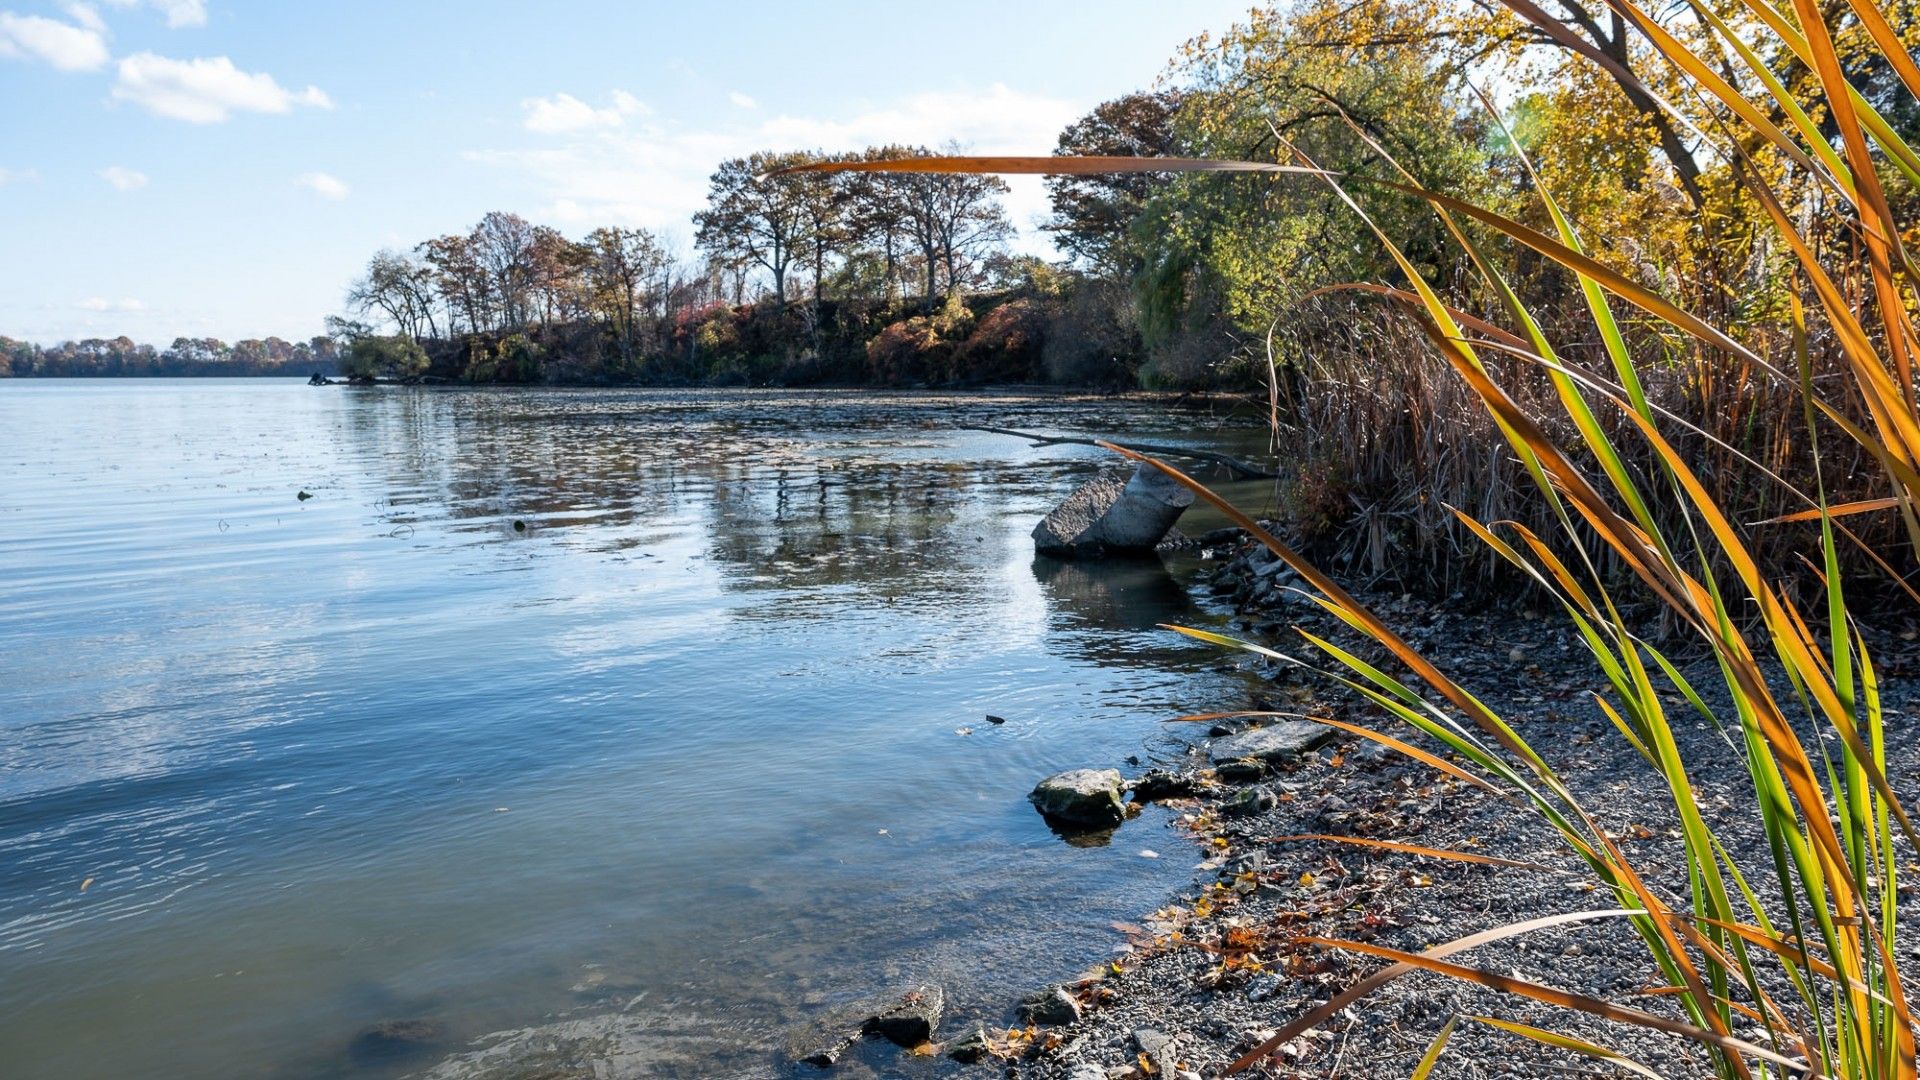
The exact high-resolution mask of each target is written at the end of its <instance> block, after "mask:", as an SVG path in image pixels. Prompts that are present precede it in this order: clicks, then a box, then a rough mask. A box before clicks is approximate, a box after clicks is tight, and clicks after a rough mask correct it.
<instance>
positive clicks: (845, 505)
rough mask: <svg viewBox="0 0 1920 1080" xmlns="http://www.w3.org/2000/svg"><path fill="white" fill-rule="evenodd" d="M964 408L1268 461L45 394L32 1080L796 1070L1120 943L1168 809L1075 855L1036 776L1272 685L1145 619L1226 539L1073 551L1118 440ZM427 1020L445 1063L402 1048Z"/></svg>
mask: <svg viewBox="0 0 1920 1080" xmlns="http://www.w3.org/2000/svg"><path fill="white" fill-rule="evenodd" d="M956 422H971V423H983V424H996V425H1004V426H1013V427H1028V428H1051V429H1057V430H1070V431H1082V432H1086V431H1094V432H1108V433H1112V432H1122V431H1125V432H1129V433H1132V434H1134V435H1135V436H1136V437H1139V438H1149V437H1150V438H1153V439H1155V440H1158V441H1168V440H1178V439H1188V440H1192V441H1194V442H1195V443H1196V444H1205V445H1230V446H1236V445H1237V446H1245V445H1246V444H1247V443H1248V441H1249V437H1248V436H1247V434H1246V433H1245V432H1243V431H1242V432H1231V431H1229V432H1221V431H1219V430H1217V426H1218V423H1219V422H1218V421H1215V420H1211V419H1208V418H1206V417H1202V416H1197V415H1194V414H1177V415H1176V414H1172V413H1169V412H1168V411H1166V410H1165V409H1164V408H1160V407H1151V406H1146V405H1141V404H1137V403H1126V402H1120V403H1114V402H1100V401H1068V400H1058V399H1051V400H1050V399H1026V398H1016V397H1005V396H999V397H973V398H945V399H937V398H928V397H917V398H916V397H896V396H885V395H873V394H857V393H798V392H795V393H758V392H687V393H673V392H627V391H607V392H596V391H554V392H547V391H513V392H489V391H477V390H409V389H399V388H393V389H379V390H353V389H344V388H328V389H310V388H308V387H306V386H304V385H300V384H298V383H294V382H281V381H278V380H273V381H237V380H236V381H210V380H180V381H171V380H157V381H137V380H127V381H114V382H81V381H74V382H66V381H61V382H26V381H16V382H12V383H0V470H3V472H0V475H3V476H4V479H3V480H0V1075H4V1076H6V1077H9V1078H13V1080H33V1078H41V1077H60V1078H72V1077H95V1076H99V1077H105V1076H140V1077H145V1078H169V1077H220V1076H235V1077H239V1076H250V1077H251V1076H262V1077H328V1076H363V1075H364V1076H387V1075H396V1074H399V1073H403V1072H408V1071H415V1070H422V1069H434V1068H437V1069H438V1071H439V1074H441V1075H473V1074H479V1073H486V1074H488V1075H493V1074H495V1073H490V1072H488V1070H489V1069H491V1068H494V1067H495V1066H497V1065H498V1064H499V1063H500V1062H508V1063H511V1064H513V1065H514V1066H516V1067H519V1066H530V1065H537V1064H539V1063H540V1062H541V1061H547V1063H549V1064H556V1065H578V1064H580V1063H582V1062H586V1061H589V1060H591V1059H598V1060H599V1061H601V1063H602V1067H603V1068H605V1067H607V1066H611V1067H612V1069H613V1071H615V1072H625V1073H628V1074H632V1075H666V1076H727V1075H742V1076H758V1075H777V1074H778V1073H779V1069H780V1066H779V1065H778V1062H777V1050H778V1048H779V1045H780V1042H781V1032H782V1031H783V1029H784V1028H786V1026H788V1025H790V1024H793V1023H796V1022H799V1021H802V1020H804V1019H806V1018H807V1017H808V1016H810V1015H814V1014H815V1013H817V1012H818V1011H819V1010H821V1009H822V1008H825V1007H828V1006H830V1005H832V1004H834V1003H836V1002H839V1001H843V1000H846V999H848V998H851V997H856V996H858V995H862V994H866V993H871V992H874V991H876V990H882V989H886V988H888V987H902V986H907V985H911V984H912V983H913V982H915V981H918V980H929V981H935V982H939V983H941V984H943V985H945V986H946V987H947V989H948V992H949V995H950V1001H951V1004H950V1008H949V1017H950V1019H949V1021H948V1029H949V1030H951V1029H952V1028H953V1027H955V1026H957V1024H958V1023H959V1022H960V1021H961V1020H964V1019H965V1018H969V1017H973V1018H981V1019H986V1020H989V1021H993V1020H997V1019H999V1018H1000V1016H1001V1010H1002V1008H1003V1007H1004V1005H1005V1003H1006V1002H1007V1001H1008V1000H1009V995H1012V994H1016V993H1018V992H1019V991H1021V990H1024V989H1026V988H1027V987H1028V986H1030V985H1031V984H1033V983H1035V982H1037V981H1040V980H1044V979H1048V978H1059V977H1063V976H1066V975H1069V974H1072V973H1073V972H1075V971H1077V970H1078V969H1080V968H1082V967H1084V966H1086V965H1088V964H1091V963H1095V962H1098V961H1099V960H1100V959H1101V958H1102V957H1103V956H1106V955H1108V954H1109V953H1110V951H1111V949H1112V948H1113V946H1114V944H1115V940H1116V935H1115V934H1114V933H1113V932H1112V931H1111V929H1110V928H1108V926H1107V924H1108V922H1109V921H1110V920H1112V919H1115V918H1132V917H1135V916H1137V915H1138V914H1139V912H1140V911H1141V910H1143V907H1146V906H1152V905H1154V904H1156V903H1157V902H1158V901H1159V899H1160V898H1161V896H1162V895H1163V894H1164V893H1165V892H1166V891H1167V890H1168V889H1170V888H1173V887H1175V886H1176V885H1177V884H1179V883H1180V882H1183V881H1185V880H1186V879H1187V877H1188V876H1189V874H1190V873H1191V866H1192V863H1193V861H1194V859H1193V853H1192V852H1191V850H1189V849H1187V848H1186V847H1184V846H1183V845H1182V843H1181V842H1180V841H1179V840H1178V839H1177V838H1176V837H1175V836H1174V835H1173V834H1171V833H1169V832H1168V831H1166V830H1165V829H1164V828H1163V827H1162V826H1161V821H1162V820H1163V819H1161V818H1159V817H1157V816H1155V813H1150V814H1149V815H1148V816H1147V817H1146V818H1144V819H1142V820H1140V821H1136V822H1133V823H1130V824H1129V825H1127V826H1126V827H1125V828H1123V829H1122V830H1121V831H1120V833H1119V834H1118V835H1117V836H1116V837H1115V838H1114V840H1113V842H1112V843H1111V844H1110V845H1108V846H1104V847H1073V846H1069V845H1067V844H1064V843H1062V842H1061V841H1060V839H1059V838H1057V837H1055V836H1054V835H1052V834H1051V833H1050V832H1049V831H1048V830H1047V828H1046V827H1045V825H1044V824H1043V823H1042V822H1041V821H1040V820H1039V819H1038V818H1037V817H1036V816H1035V815H1034V813H1033V812H1032V810H1031V809H1030V808H1029V807H1028V806H1027V805H1026V802H1025V794H1026V792H1027V790H1028V788H1029V787H1030V786H1031V785H1032V783H1033V781H1034V780H1035V779H1036V778H1037V777H1039V776H1041V775H1043V774H1045V773H1047V772H1049V771H1052V770H1056V769H1061V768H1070V767H1079V766H1087V765H1098V766H1106V765H1110V764H1114V763H1117V762H1119V761H1121V760H1123V759H1125V758H1126V757H1127V756H1128V755H1129V754H1140V755H1142V756H1143V757H1153V756H1156V755H1159V756H1166V755H1171V754H1174V753H1177V752H1178V745H1177V743H1176V742H1175V741H1174V740H1173V738H1172V737H1171V736H1170V735H1168V734H1166V733H1165V729H1164V728H1163V726H1162V725H1161V723H1160V721H1161V720H1163V719H1164V718H1165V717H1167V716H1170V715H1174V714H1176V713H1177V712H1179V711H1184V710H1199V709H1208V708H1215V707H1220V706H1222V705H1237V704H1239V703H1240V702H1241V701H1243V700H1244V687H1243V686H1242V684H1241V683H1240V681H1239V676H1237V675H1236V674H1234V673H1232V672H1228V671H1223V670H1221V669H1220V666H1219V665H1220V658H1219V657H1218V656H1217V655H1214V654H1211V653H1209V652H1207V651H1205V650H1201V649H1197V648H1195V649H1190V648H1185V647H1182V646H1180V645H1178V644H1176V643H1174V642H1171V641H1169V640H1168V637H1169V635H1166V634H1164V633H1160V632H1156V631H1154V630H1152V626H1153V624H1154V623H1156V622H1160V621H1166V620H1174V619H1187V620H1202V621H1206V620H1209V619H1211V618H1214V616H1212V615H1211V614H1209V613H1208V612H1206V611H1202V610H1197V609H1196V608H1195V606H1194V601H1193V600H1192V599H1191V598H1190V594H1189V592H1188V590H1187V588H1186V586H1185V578H1186V575H1187V574H1189V573H1190V570H1191V568H1190V567H1181V566H1173V567H1171V568H1170V569H1169V568H1163V567H1161V566H1159V565H1158V564H1150V565H1147V566H1124V567H1098V568H1085V567H1072V566H1060V565H1058V564H1053V563H1050V562H1047V561H1036V560H1035V558H1034V557H1033V554H1032V549H1031V541H1030V540H1029V539H1028V537H1027V531H1028V530H1029V529H1030V528H1031V527H1032V524H1033V522H1034V520H1035V519H1036V518H1037V517H1038V516H1039V515H1040V514H1042V513H1044V512H1045V510H1046V509H1047V508H1048V507H1049V506H1050V505H1051V503H1052V502H1053V501H1054V500H1056V499H1057V498H1058V497H1059V496H1061V495H1062V494H1064V493H1065V492H1066V491H1067V490H1069V489H1070V488H1071V487H1072V485H1073V484H1074V483H1075V482H1076V481H1077V480H1078V479H1080V478H1082V477H1084V476H1085V475H1086V474H1087V473H1088V472H1089V470H1091V469H1092V468H1094V467H1095V465H1096V463H1098V461H1099V460H1100V454H1099V452H1098V451H1094V450H1090V449H1088V450H1079V451H1077V450H1074V449H1072V448H1066V449H1061V448H1053V449H1046V450H1029V449H1027V448H1026V447H1025V445H1024V444H1023V443H1020V442H1019V441H1017V440H1012V439H1008V438H1004V437H1001V436H994V435H987V434H979V433H969V432H962V431H956V430H954V425H955V423H956ZM1251 441H1253V442H1256V443H1257V436H1255V437H1253V438H1252V440H1251ZM301 491H305V492H308V493H311V495H312V498H310V499H307V500H301V499H299V498H298V493H299V492H301ZM516 523H518V525H516ZM1199 524H1200V525H1202V526H1204V525H1205V524H1207V523H1206V522H1204V521H1202V522H1200V523H1199ZM988 713H992V714H995V715H998V716H1002V717H1005V718H1006V719H1007V723H1006V724H1005V725H1004V726H993V725H990V724H987V723H985V722H984V719H983V718H984V716H985V714H988ZM962 728H969V729H971V733H970V734H959V733H958V729H962ZM1156 813H1157V812H1156ZM1143 848H1152V849H1156V850H1159V851H1161V852H1163V853H1164V855H1165V856H1166V857H1164V858H1160V859H1152V858H1145V857H1142V855H1141V854H1140V852H1141V850H1142V849H1143ZM394 1020H409V1021H417V1022H418V1023H416V1024H414V1025H413V1026H412V1028H411V1030H412V1031H414V1032H416V1033H420V1034H422V1035H423V1036H424V1038H423V1040H422V1041H423V1042H425V1043H427V1044H428V1045H426V1046H424V1047H422V1048H421V1049H419V1050H418V1051H417V1052H414V1053H410V1054H408V1053H401V1054H396V1053H392V1052H390V1051H391V1050H392V1047H391V1046H389V1045H383V1044H378V1043H376V1042H374V1041H371V1040H367V1039H364V1038H360V1036H361V1035H362V1033H364V1032H365V1031H366V1030H367V1029H368V1028H369V1027H370V1026H371V1025H375V1024H379V1023H382V1022H387V1021H394ZM489 1035H491V1036H492V1037H491V1038H490V1039H488V1040H486V1041H482V1042H478V1043H476V1042H474V1041H473V1040H476V1039H479V1038H481V1037H482V1036H489ZM356 1040H358V1041H356ZM489 1048H490V1049H489ZM476 1050H478V1051H480V1052H479V1053H478V1055H477V1056H476ZM543 1053H546V1054H548V1055H549V1058H542V1057H541V1055H542V1054H543ZM864 1053H865V1054H866V1055H867V1057H866V1061H867V1064H868V1065H869V1066H870V1067H872V1068H875V1069H878V1070H879V1071H881V1072H884V1073H888V1074H894V1073H900V1074H904V1075H938V1074H940V1073H941V1072H942V1071H943V1070H945V1069H947V1068H948V1066H946V1065H944V1064H943V1063H941V1062H938V1061H919V1060H911V1059H904V1058H901V1057H899V1056H896V1055H895V1054H894V1052H892V1051H890V1050H888V1049H886V1048H868V1049H867V1050H866V1051H864ZM450 1055H459V1056H457V1057H455V1058H454V1059H453V1060H448V1059H449V1057H450ZM552 1075H556V1076H558V1075H568V1073H566V1072H565V1071H564V1070H562V1071H556V1072H554V1073H553V1074H552ZM584 1075H591V1073H586V1074H584Z"/></svg>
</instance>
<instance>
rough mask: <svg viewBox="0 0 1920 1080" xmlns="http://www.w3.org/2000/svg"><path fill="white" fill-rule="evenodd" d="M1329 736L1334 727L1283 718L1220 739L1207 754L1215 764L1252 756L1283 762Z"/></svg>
mask: <svg viewBox="0 0 1920 1080" xmlns="http://www.w3.org/2000/svg"><path fill="white" fill-rule="evenodd" d="M1331 738H1333V729H1332V728H1330V727H1327V726H1325V725H1324V724H1315V723H1311V722H1309V721H1306V720H1282V721H1280V722H1279V723H1277V724H1269V725H1267V726H1266V727H1263V728H1255V729H1253V730H1252V731H1243V732H1241V733H1240V734H1238V735H1235V736H1233V737H1231V738H1226V739H1221V740H1220V741H1219V742H1216V743H1214V744H1213V748H1212V750H1211V751H1209V753H1210V754H1211V755H1212V757H1213V760H1214V762H1215V763H1216V764H1219V763H1223V762H1228V761H1238V760H1240V759H1241V758H1252V759H1253V760H1255V761H1258V762H1260V763H1262V764H1264V765H1269V766H1271V765H1284V764H1286V763H1288V762H1290V761H1292V760H1293V759H1295V758H1297V757H1299V756H1300V755H1301V754H1304V753H1306V752H1307V751H1309V750H1311V749H1313V748H1314V747H1316V746H1319V745H1320V744H1321V743H1324V742H1326V741H1327V740H1329V739H1331Z"/></svg>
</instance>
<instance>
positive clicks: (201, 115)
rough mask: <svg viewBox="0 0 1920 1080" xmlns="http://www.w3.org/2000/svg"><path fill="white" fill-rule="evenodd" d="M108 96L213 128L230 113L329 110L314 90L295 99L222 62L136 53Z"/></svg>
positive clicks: (262, 77)
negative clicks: (298, 107)
mask: <svg viewBox="0 0 1920 1080" xmlns="http://www.w3.org/2000/svg"><path fill="white" fill-rule="evenodd" d="M113 96H114V97H115V98H116V99H118V100H120V101H131V102H133V103H134V104H136V105H138V106H140V107H141V108H143V109H146V110H147V111H148V112H150V113H153V114H154V115H155V116H164V117H167V118H169V119H173V120H185V121H187V122H188V123H192V124H217V123H220V122H221V121H223V120H225V119H227V118H228V117H229V116H231V115H233V114H234V113H236V112H258V113H284V112H288V111H290V110H292V108H293V107H294V106H295V105H305V106H308V107H311V108H318V109H331V108H333V101H332V100H331V99H330V98H328V97H327V95H326V93H325V92H324V91H322V90H321V89H320V88H319V87H317V86H309V87H307V88H306V89H305V90H302V91H299V92H298V93H295V92H294V91H291V90H288V89H287V88H286V87H284V86H281V85H280V84H279V83H278V82H276V81H274V78H273V76H271V75H268V74H266V73H264V72H247V71H241V70H240V69H239V68H237V67H235V66H234V65H233V61H232V60H229V59H227V58H226V57H224V56H210V57H201V58H198V59H195V60H174V59H171V58H169V57H165V56H156V55H154V54H153V53H150V52H143V53H136V54H134V55H132V56H129V57H127V58H125V59H124V60H121V61H120V67H119V78H118V79H117V80H116V81H115V82H114V84H113Z"/></svg>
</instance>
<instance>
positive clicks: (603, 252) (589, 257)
mask: <svg viewBox="0 0 1920 1080" xmlns="http://www.w3.org/2000/svg"><path fill="white" fill-rule="evenodd" d="M582 247H583V250H584V251H585V253H586V270H587V282H588V289H587V295H588V298H589V304H590V306H591V308H592V310H593V311H594V313H595V314H596V315H598V316H599V318H601V319H602V320H603V321H604V322H605V323H606V326H607V328H608V330H609V331H610V332H611V333H612V335H613V340H614V342H615V345H616V347H617V348H618V349H619V352H620V357H621V359H623V360H624V361H626V362H627V364H628V365H629V366H631V365H632V364H633V363H634V361H635V359H636V354H637V351H638V348H639V340H640V331H639V327H640V316H641V314H642V313H643V312H645V311H647V310H650V308H651V305H652V303H653V301H652V299H651V293H652V291H653V290H654V289H655V288H656V287H657V283H659V282H660V281H661V278H662V275H663V274H664V273H665V272H666V271H667V269H668V259H667V253H666V251H665V250H664V249H662V248H661V246H660V244H659V242H658V241H657V240H655V239H654V238H653V234H652V233H649V232H648V231H646V230H645V229H623V228H620V227H618V226H611V227H603V228H598V229H595V230H593V231H592V232H591V233H588V234H587V239H586V243H585V244H584V245H582Z"/></svg>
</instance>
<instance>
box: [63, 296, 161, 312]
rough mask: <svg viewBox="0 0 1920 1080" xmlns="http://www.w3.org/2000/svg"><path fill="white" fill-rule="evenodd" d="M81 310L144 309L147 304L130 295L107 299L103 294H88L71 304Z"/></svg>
mask: <svg viewBox="0 0 1920 1080" xmlns="http://www.w3.org/2000/svg"><path fill="white" fill-rule="evenodd" d="M73 306H74V307H77V308H79V309H80V310H82V311H145V310H147V305H146V304H145V303H143V302H141V301H139V300H135V299H132V298H131V297H129V298H127V299H124V300H109V299H107V298H106V297H104V296H89V297H87V298H86V299H85V300H82V301H80V302H79V303H77V304H75V305H73Z"/></svg>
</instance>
